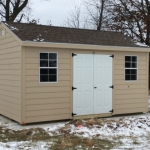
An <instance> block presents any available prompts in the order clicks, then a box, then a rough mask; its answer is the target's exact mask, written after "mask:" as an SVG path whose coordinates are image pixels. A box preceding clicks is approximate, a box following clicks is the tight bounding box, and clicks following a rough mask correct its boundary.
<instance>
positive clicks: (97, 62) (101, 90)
mask: <svg viewBox="0 0 150 150" xmlns="http://www.w3.org/2000/svg"><path fill="white" fill-rule="evenodd" d="M110 86H112V58H111V57H110V55H94V87H96V88H94V114H99V113H108V112H109V111H110V110H112V88H109V87H110Z"/></svg>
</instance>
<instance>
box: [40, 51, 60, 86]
mask: <svg viewBox="0 0 150 150" xmlns="http://www.w3.org/2000/svg"><path fill="white" fill-rule="evenodd" d="M41 53H46V54H48V60H49V54H56V55H57V67H40V60H41V59H40V54H41ZM48 64H49V63H48ZM40 69H57V81H56V82H41V81H40V75H41V74H40ZM39 83H41V84H43V83H44V84H45V83H46V84H48V83H51V84H52V83H54V84H55V83H58V52H39Z"/></svg>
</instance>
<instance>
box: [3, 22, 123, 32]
mask: <svg viewBox="0 0 150 150" xmlns="http://www.w3.org/2000/svg"><path fill="white" fill-rule="evenodd" d="M2 22H3V23H8V24H9V23H11V24H24V25H33V26H43V27H53V28H61V29H72V30H85V31H94V32H113V33H121V32H119V31H105V30H94V29H84V28H72V27H61V26H49V25H42V24H32V23H20V22H11V21H2ZM121 34H122V33H121Z"/></svg>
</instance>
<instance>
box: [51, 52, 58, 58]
mask: <svg viewBox="0 0 150 150" xmlns="http://www.w3.org/2000/svg"><path fill="white" fill-rule="evenodd" d="M49 59H57V54H56V53H49Z"/></svg>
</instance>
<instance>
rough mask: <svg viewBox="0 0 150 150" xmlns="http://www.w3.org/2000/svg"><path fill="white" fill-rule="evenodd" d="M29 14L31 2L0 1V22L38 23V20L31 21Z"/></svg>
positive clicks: (24, 0)
mask: <svg viewBox="0 0 150 150" xmlns="http://www.w3.org/2000/svg"><path fill="white" fill-rule="evenodd" d="M43 1H50V0H43ZM31 12H32V7H31V0H0V20H2V21H4V20H5V21H12V22H13V21H17V22H21V21H22V19H24V20H26V22H28V23H38V22H39V19H31Z"/></svg>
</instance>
